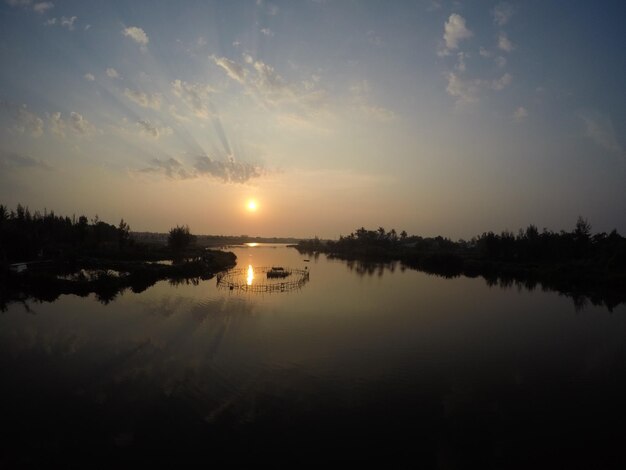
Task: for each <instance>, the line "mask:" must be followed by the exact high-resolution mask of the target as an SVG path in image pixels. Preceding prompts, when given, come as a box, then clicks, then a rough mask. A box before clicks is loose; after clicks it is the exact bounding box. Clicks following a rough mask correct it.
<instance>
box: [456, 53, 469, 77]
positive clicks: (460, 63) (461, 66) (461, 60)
mask: <svg viewBox="0 0 626 470" xmlns="http://www.w3.org/2000/svg"><path fill="white" fill-rule="evenodd" d="M466 57H467V55H466V54H464V53H463V52H459V53H458V54H457V63H456V65H455V67H454V68H456V69H457V70H458V71H459V72H465V58H466Z"/></svg>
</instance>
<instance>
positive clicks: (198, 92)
mask: <svg viewBox="0 0 626 470" xmlns="http://www.w3.org/2000/svg"><path fill="white" fill-rule="evenodd" d="M171 86H172V93H174V95H176V96H177V97H178V98H180V99H181V101H183V102H184V103H185V104H186V105H187V106H188V107H189V108H190V109H191V110H192V111H193V113H194V114H195V115H196V116H198V117H200V118H203V119H207V118H208V117H209V116H211V114H212V113H211V109H210V103H209V95H210V93H213V92H214V91H215V90H214V89H213V87H211V86H210V85H208V84H204V83H187V82H184V81H182V80H174V81H173V82H172V83H171Z"/></svg>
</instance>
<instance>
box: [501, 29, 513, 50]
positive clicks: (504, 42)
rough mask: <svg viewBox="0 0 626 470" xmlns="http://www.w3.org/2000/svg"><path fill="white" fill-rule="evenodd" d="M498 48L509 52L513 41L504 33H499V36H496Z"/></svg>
mask: <svg viewBox="0 0 626 470" xmlns="http://www.w3.org/2000/svg"><path fill="white" fill-rule="evenodd" d="M498 49H501V50H503V51H505V52H511V51H512V50H513V49H514V47H513V43H512V42H511V41H510V40H509V38H508V37H507V36H506V34H505V33H500V36H498Z"/></svg>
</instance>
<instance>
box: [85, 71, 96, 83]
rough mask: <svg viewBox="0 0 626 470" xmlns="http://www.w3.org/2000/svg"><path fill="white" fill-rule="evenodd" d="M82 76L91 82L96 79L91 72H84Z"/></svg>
mask: <svg viewBox="0 0 626 470" xmlns="http://www.w3.org/2000/svg"><path fill="white" fill-rule="evenodd" d="M83 77H84V78H85V80H87V81H88V82H93V81H94V80H95V79H96V77H94V76H93V74H92V73H86V74H85V75H83Z"/></svg>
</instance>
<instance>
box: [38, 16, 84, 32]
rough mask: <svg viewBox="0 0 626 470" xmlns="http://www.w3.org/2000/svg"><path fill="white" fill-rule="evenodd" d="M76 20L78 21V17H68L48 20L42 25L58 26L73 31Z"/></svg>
mask: <svg viewBox="0 0 626 470" xmlns="http://www.w3.org/2000/svg"><path fill="white" fill-rule="evenodd" d="M77 19H78V16H70V17H68V16H62V17H61V18H60V19H59V18H50V19H48V20H47V21H46V22H45V23H44V24H46V25H48V26H55V25H59V26H61V27H63V28H67V29H68V30H69V31H74V23H76V20H77Z"/></svg>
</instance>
